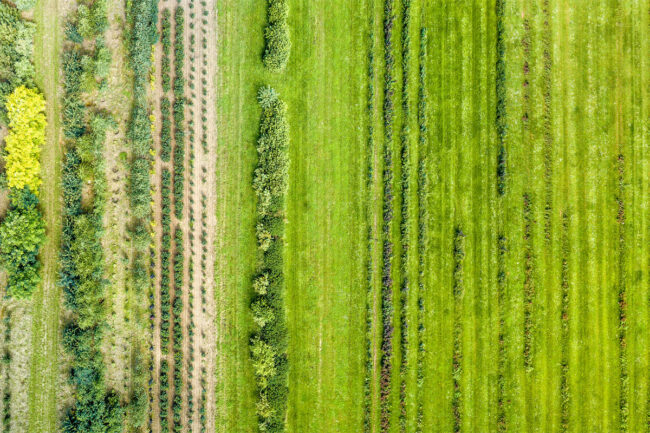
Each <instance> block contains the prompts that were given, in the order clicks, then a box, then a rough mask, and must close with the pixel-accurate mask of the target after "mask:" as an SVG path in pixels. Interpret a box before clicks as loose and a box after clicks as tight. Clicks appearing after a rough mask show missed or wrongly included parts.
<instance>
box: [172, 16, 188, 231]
mask: <svg viewBox="0 0 650 433" xmlns="http://www.w3.org/2000/svg"><path fill="white" fill-rule="evenodd" d="M174 21H175V25H176V28H175V30H176V33H175V38H174V88H173V90H174V110H173V111H174V113H173V115H174V161H173V164H174V215H176V218H179V219H180V218H182V217H183V197H184V190H183V188H184V183H185V78H184V76H183V67H184V59H185V48H184V46H183V33H184V28H185V18H184V15H183V8H182V7H181V6H178V7H176V10H175V12H174Z"/></svg>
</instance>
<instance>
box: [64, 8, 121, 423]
mask: <svg viewBox="0 0 650 433" xmlns="http://www.w3.org/2000/svg"><path fill="white" fill-rule="evenodd" d="M86 6H87V7H88V8H89V10H90V11H92V13H93V17H94V20H92V21H91V22H90V25H89V24H88V21H87V20H85V19H86V18H87V17H85V16H84V13H85V12H84V11H85V9H83V8H82V9H81V11H82V13H77V14H72V15H71V16H70V17H69V19H68V23H67V26H66V28H67V32H66V35H67V40H66V42H65V50H64V54H63V72H64V81H63V84H64V86H63V88H64V97H63V113H64V115H63V116H64V117H63V125H64V134H65V137H66V149H67V150H66V153H65V161H64V165H63V175H62V185H63V198H64V209H63V231H62V237H61V254H60V262H61V271H60V285H61V286H62V287H63V293H64V301H65V306H66V307H67V308H68V309H69V310H70V313H71V314H70V315H69V317H70V319H69V320H68V321H67V323H66V324H65V325H64V329H63V345H64V347H65V349H66V351H67V352H68V353H71V354H72V356H73V360H72V365H71V370H70V381H71V384H72V385H73V386H74V388H75V393H74V395H75V400H74V402H73V404H72V406H70V407H69V408H67V410H66V411H65V414H64V418H63V421H62V427H63V431H65V432H92V431H98V430H100V429H101V430H102V431H107V432H119V431H121V427H122V424H123V422H124V416H125V411H126V410H127V407H126V406H124V405H123V403H122V402H121V401H120V397H119V396H118V394H117V393H116V392H115V391H114V390H110V389H108V387H107V385H106V382H105V372H106V366H105V364H104V359H103V355H102V352H101V350H100V348H101V341H102V338H103V334H104V328H105V327H106V319H107V318H106V310H105V307H104V297H105V290H104V289H105V286H106V285H105V283H104V277H103V275H104V254H103V249H102V244H101V239H102V236H103V233H104V227H103V215H104V205H105V201H106V179H105V173H104V163H103V157H102V150H103V146H104V142H105V139H106V133H107V131H108V130H109V129H112V128H114V126H115V122H114V121H113V120H112V118H111V117H110V116H108V115H107V114H105V113H103V112H101V111H99V110H97V109H96V108H93V107H90V108H89V107H86V106H85V105H84V104H83V102H82V98H81V96H82V93H83V92H91V91H94V90H95V89H96V88H98V81H100V80H102V79H103V78H102V77H101V74H100V75H96V74H95V71H96V68H95V67H96V63H95V62H93V61H92V59H93V58H97V57H98V56H99V54H98V51H100V50H104V49H105V46H104V45H103V40H102V39H101V35H102V34H103V32H104V31H105V29H106V26H107V21H106V19H105V10H104V9H102V5H101V2H98V3H97V4H91V5H86ZM82 23H83V24H84V25H81V24H82ZM88 47H91V48H88ZM108 58H109V59H110V55H109V57H108ZM100 63H101V62H100ZM100 90H101V88H100ZM84 184H86V185H90V186H91V191H90V192H88V193H86V192H84V191H83V188H82V185H84ZM82 202H83V205H82ZM82 372H83V374H80V373H82Z"/></svg>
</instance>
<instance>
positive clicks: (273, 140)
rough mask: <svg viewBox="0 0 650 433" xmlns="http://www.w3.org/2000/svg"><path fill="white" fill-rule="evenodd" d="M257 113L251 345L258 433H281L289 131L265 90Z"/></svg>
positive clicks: (280, 105) (279, 104) (281, 108)
mask: <svg viewBox="0 0 650 433" xmlns="http://www.w3.org/2000/svg"><path fill="white" fill-rule="evenodd" d="M258 101H259V103H260V106H261V108H262V115H261V119H260V135H259V138H258V143H257V151H258V156H259V159H258V163H257V167H256V168H255V172H254V178H253V187H254V189H255V193H256V195H257V212H258V221H257V227H256V231H257V237H258V243H259V253H260V255H261V264H260V266H259V267H258V273H257V276H256V278H255V279H254V281H253V290H254V292H255V296H254V299H253V302H252V304H251V311H252V314H253V319H254V321H255V323H256V324H257V331H256V332H255V333H254V334H253V336H252V338H251V342H250V350H251V358H252V362H253V369H254V372H255V377H256V382H257V386H258V390H259V400H258V402H257V405H256V407H257V415H258V418H259V427H260V430H261V431H268V432H281V431H284V415H285V411H286V405H287V393H288V388H287V368H288V364H287V355H286V350H287V328H286V323H285V312H284V300H283V292H284V276H283V256H282V242H283V234H284V217H283V213H284V199H285V195H286V191H287V184H288V166H289V159H288V145H289V127H288V124H287V120H286V111H287V107H286V104H285V103H284V102H283V101H282V100H280V98H279V97H278V94H277V93H276V92H275V91H274V90H273V89H272V88H270V87H262V88H261V89H260V91H259V93H258Z"/></svg>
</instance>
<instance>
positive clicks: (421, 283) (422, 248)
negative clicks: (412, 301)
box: [416, 27, 430, 433]
mask: <svg viewBox="0 0 650 433" xmlns="http://www.w3.org/2000/svg"><path fill="white" fill-rule="evenodd" d="M427 41H428V36H427V29H426V27H423V28H421V29H420V58H419V61H420V62H419V63H420V64H419V81H418V86H419V89H418V127H419V132H418V182H417V187H418V312H417V322H418V332H417V336H418V353H417V398H416V401H417V412H416V433H421V432H422V428H423V427H422V421H423V417H424V400H425V396H424V395H423V394H422V390H423V386H424V358H425V354H426V347H425V344H424V335H425V332H426V330H425V327H424V316H425V308H424V295H425V293H426V285H425V278H426V264H425V259H424V258H425V257H426V254H427V251H428V248H427V247H428V245H427V237H426V233H427V232H428V227H429V224H428V220H429V212H428V210H427V209H428V204H429V180H428V174H427V173H428V172H429V170H430V167H429V164H428V160H427V159H428V157H427V155H428V154H429V137H428V133H429V131H428V126H427V124H428V115H427V110H428V94H427V85H426V83H427V66H426V65H427V59H428V56H427Z"/></svg>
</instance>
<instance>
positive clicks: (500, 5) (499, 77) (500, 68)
mask: <svg viewBox="0 0 650 433" xmlns="http://www.w3.org/2000/svg"><path fill="white" fill-rule="evenodd" d="M504 2H505V0H496V7H495V10H496V19H497V32H496V33H497V34H496V51H497V63H496V78H495V92H496V97H497V101H496V119H495V123H496V130H497V143H498V148H497V172H496V177H497V192H498V194H499V195H503V194H505V192H506V174H507V173H506V164H507V154H506V143H505V140H506V132H507V123H506V62H505V56H506V54H505V52H506V43H505V37H506V35H505V21H504Z"/></svg>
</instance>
